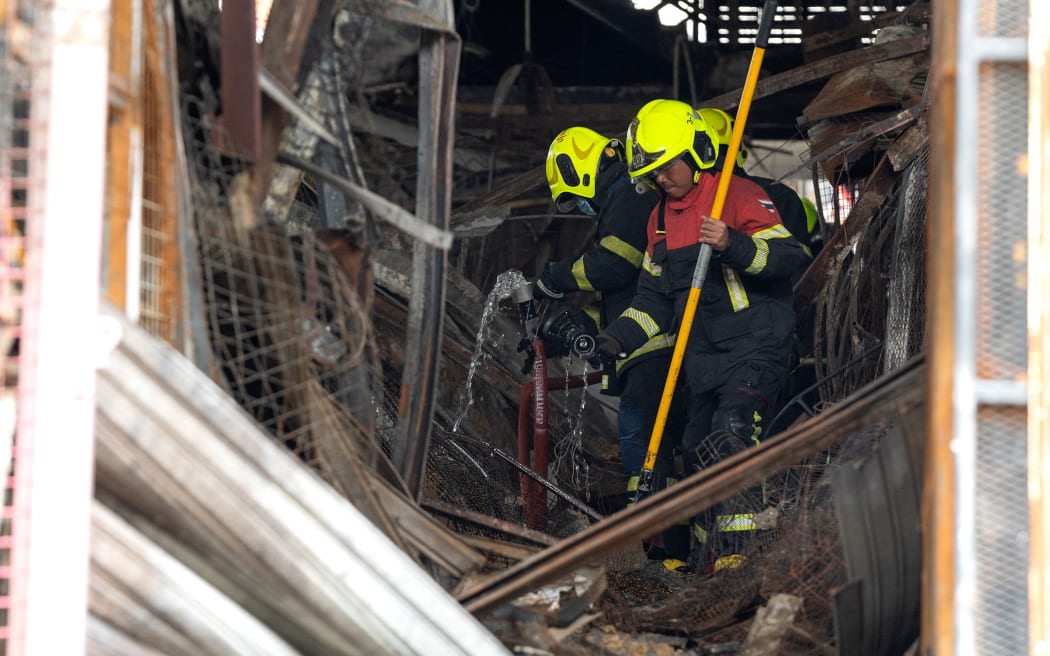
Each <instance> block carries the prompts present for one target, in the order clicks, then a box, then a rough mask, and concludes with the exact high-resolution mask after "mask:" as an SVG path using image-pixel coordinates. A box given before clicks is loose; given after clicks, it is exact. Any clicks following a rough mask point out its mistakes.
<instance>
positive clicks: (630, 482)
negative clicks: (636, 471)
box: [627, 476, 639, 508]
mask: <svg viewBox="0 0 1050 656" xmlns="http://www.w3.org/2000/svg"><path fill="white" fill-rule="evenodd" d="M638 480H639V477H638V476H631V477H630V478H628V479H627V498H628V499H630V501H628V502H627V507H628V508H633V507H634V499H636V498H637V497H638V495H637V492H638Z"/></svg>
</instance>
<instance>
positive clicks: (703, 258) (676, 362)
mask: <svg viewBox="0 0 1050 656" xmlns="http://www.w3.org/2000/svg"><path fill="white" fill-rule="evenodd" d="M776 9H777V3H776V2H775V0H767V2H766V4H765V7H764V8H763V10H762V19H761V20H762V22H761V24H760V26H759V30H758V31H759V34H758V37H757V38H756V39H755V49H754V52H752V54H751V64H750V65H749V66H748V69H747V79H746V81H745V82H744V90H743V93H742V94H741V96H740V106H739V107H738V108H737V112H736V119H735V121H734V122H733V134H732V136H731V137H730V138H729V148H728V150H726V157H725V161H724V162H723V163H722V173H721V177H720V178H719V180H718V189H717V190H716V192H715V202H714V204H712V206H711V214H710V216H711V218H714V219H719V220H721V218H722V210H723V209H724V207H725V202H726V195H727V194H728V193H729V181H730V179H731V178H732V177H733V163H734V162H735V161H736V155H737V153H738V152H740V142H741V141H743V137H744V125H745V124H746V123H747V115H748V112H750V111H751V99H752V98H753V96H754V94H755V85H756V84H757V83H758V72H759V70H760V69H761V68H762V59H763V58H764V57H765V55H766V48H765V44H766V41H767V40H768V38H769V30H770V27H771V26H772V23H773V15H774V14H775V13H776ZM710 259H711V246H710V245H709V244H704V245H703V246H701V247H700V254H699V256H698V257H697V261H696V268H695V269H694V271H693V283H692V286H691V287H690V289H689V297H688V298H687V299H686V305H685V312H684V313H683V314H682V321H681V323H680V324H679V327H678V336H677V337H676V338H675V345H674V352H673V353H672V355H671V366H670V368H668V370H667V380H666V381H665V382H664V391H663V395H662V396H661V397H660V406H659V408H658V409H657V411H656V420H655V422H654V423H653V433H652V436H651V437H650V438H649V448H648V449H647V450H646V452H645V462H644V463H643V465H642V471H641V472H640V474H639V482H638V491H639V493H641V492H642V488H643V487H647V488H648V487H649V486H651V481H652V473H653V469H654V468H655V467H656V455H657V453H658V452H659V451H660V442H661V441H662V440H663V434H664V427H665V426H666V425H667V415H668V414H669V413H670V411H671V399H672V398H673V397H674V390H675V386H676V385H677V384H678V374H679V372H680V371H681V369H682V360H683V359H684V358H685V347H686V344H687V343H688V342H689V333H690V332H691V331H692V328H693V319H694V317H695V316H696V306H697V304H698V303H699V302H700V290H701V288H702V287H703V281H704V278H705V277H706V275H707V266H708V263H709V262H710ZM646 491H649V490H648V489H647V490H646Z"/></svg>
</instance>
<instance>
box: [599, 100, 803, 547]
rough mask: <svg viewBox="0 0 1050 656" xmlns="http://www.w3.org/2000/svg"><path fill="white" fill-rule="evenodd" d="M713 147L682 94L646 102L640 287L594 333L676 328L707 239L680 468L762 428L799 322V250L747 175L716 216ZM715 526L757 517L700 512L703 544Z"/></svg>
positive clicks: (611, 337)
mask: <svg viewBox="0 0 1050 656" xmlns="http://www.w3.org/2000/svg"><path fill="white" fill-rule="evenodd" d="M720 145H721V141H720V139H719V136H718V134H717V132H715V130H714V129H712V128H711V127H710V126H708V125H707V123H706V122H705V121H704V120H703V119H702V118H701V117H700V116H699V115H698V114H697V112H696V111H695V110H694V109H693V108H692V107H690V106H689V105H688V104H687V103H684V102H681V101H677V100H654V101H651V102H649V103H647V104H646V105H645V106H644V107H642V108H641V109H640V110H639V112H638V114H637V115H636V116H635V118H634V120H633V121H632V122H631V124H630V126H629V128H628V131H627V144H626V146H627V150H628V170H629V173H630V175H631V176H632V177H633V178H635V179H647V180H649V181H650V182H652V183H653V184H654V185H655V187H656V188H657V189H658V190H659V192H660V195H661V198H660V201H659V203H657V205H656V207H654V208H653V211H652V212H651V214H650V216H649V224H648V228H647V233H648V235H647V243H646V248H645V256H644V258H643V261H642V272H641V274H640V275H639V278H638V290H637V294H636V295H635V297H634V299H633V300H632V301H631V303H630V306H629V307H628V308H627V309H626V310H624V311H623V312H622V313H621V314H620V316H619V317H618V318H617V319H616V320H615V321H613V322H612V323H611V324H609V325H608V326H607V327H606V328H605V329H604V331H602V333H600V334H599V335H598V337H597V338H596V341H597V343H598V348H599V349H600V350H601V351H602V352H603V353H604V354H606V356H609V355H612V354H615V353H618V352H621V351H627V352H630V351H632V350H633V349H635V348H637V346H638V345H639V344H642V343H645V342H646V341H647V340H648V339H650V338H651V337H652V336H653V335H655V334H659V333H660V332H662V331H666V330H670V329H673V327H674V326H675V325H676V324H677V323H678V322H680V321H681V320H682V316H683V311H684V309H685V306H686V302H687V297H688V296H689V290H690V288H691V287H692V284H693V281H692V276H693V270H694V267H695V263H696V261H697V256H698V254H699V251H700V248H701V246H702V245H703V244H708V245H710V247H711V248H712V249H713V256H712V258H711V261H710V266H709V267H708V270H707V276H706V280H705V281H704V283H703V285H702V294H701V296H700V301H699V305H698V307H697V308H696V314H695V318H694V323H693V325H692V327H691V332H690V335H689V342H688V344H687V345H686V349H685V355H684V360H683V362H682V363H681V364H682V377H684V378H685V379H686V381H685V382H686V383H687V386H688V411H687V416H688V423H687V425H686V428H685V431H684V434H683V437H682V445H681V449H682V457H683V460H684V461H685V464H686V471H687V473H688V472H692V471H696V470H699V469H702V468H704V467H706V466H710V465H711V464H713V463H714V462H717V461H718V460H720V459H722V458H725V457H728V456H731V455H733V454H734V453H736V452H738V451H740V450H742V449H744V448H746V447H747V446H749V445H752V444H755V443H757V442H758V440H759V439H760V437H761V436H762V428H763V421H764V420H767V419H769V418H770V410H771V409H772V408H773V407H774V404H775V403H776V402H777V397H778V395H779V394H780V392H781V390H782V388H783V387H784V385H785V382H786V380H787V376H788V366H789V360H790V357H791V346H792V335H793V330H794V324H795V321H794V311H793V305H792V298H791V276H792V274H793V273H794V272H795V271H797V270H798V268H799V267H800V266H801V264H802V262H803V261H804V260H805V258H806V255H805V253H804V251H803V250H802V248H801V246H800V245H799V243H798V242H797V241H796V240H795V238H794V237H792V235H791V233H790V232H789V231H788V230H787V229H786V228H785V227H784V225H783V223H782V222H781V220H780V215H779V214H778V213H777V210H776V207H775V206H774V204H773V202H772V201H771V200H770V199H769V196H768V195H767V194H766V193H765V192H764V191H763V190H762V188H761V187H759V186H758V185H757V184H755V183H754V182H751V181H749V180H747V179H746V178H743V177H740V176H734V177H733V178H732V180H731V182H730V183H729V187H728V194H727V196H726V198H725V205H724V208H723V211H722V216H721V220H715V219H713V218H711V217H710V216H709V214H710V213H711V208H712V205H713V203H714V200H715V196H716V190H717V187H718V181H719V177H720V175H721V173H720V172H719V171H718V170H717V169H716V168H715V164H716V161H717V159H718V150H719V146H720ZM704 523H707V524H708V525H707V526H706V527H705V526H703V524H704ZM715 527H718V528H719V530H720V532H723V533H726V532H729V531H737V530H741V531H747V530H751V529H754V524H753V519H751V518H738V517H733V516H729V517H719V518H718V520H717V523H715V524H714V525H712V522H710V521H707V522H704V521H699V518H698V522H697V527H696V528H697V531H696V533H695V534H696V535H697V538H698V542H699V543H700V546H701V548H702V546H703V542H704V541H705V540H706V535H707V532H708V531H709V530H710V529H712V528H715ZM699 553H702V550H698V555H699ZM737 553H738V552H737ZM722 555H723V554H720V553H716V554H715V556H722ZM729 555H730V554H728V553H727V554H725V556H726V557H728V556H729ZM723 564H726V563H723ZM693 565H694V567H704V566H705V563H703V562H694V563H693ZM716 566H717V565H716Z"/></svg>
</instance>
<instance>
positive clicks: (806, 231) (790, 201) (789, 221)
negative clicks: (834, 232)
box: [743, 173, 819, 274]
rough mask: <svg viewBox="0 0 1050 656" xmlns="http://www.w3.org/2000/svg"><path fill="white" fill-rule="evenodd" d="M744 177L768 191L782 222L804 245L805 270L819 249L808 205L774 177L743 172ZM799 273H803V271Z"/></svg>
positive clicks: (767, 193)
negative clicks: (809, 219) (809, 216)
mask: <svg viewBox="0 0 1050 656" xmlns="http://www.w3.org/2000/svg"><path fill="white" fill-rule="evenodd" d="M743 177H745V178H747V179H748V180H751V181H752V182H754V183H755V184H757V185H758V186H759V187H762V191H764V192H766V195H768V196H769V199H770V200H772V201H773V205H775V206H776V208H777V213H778V214H780V222H781V223H783V224H784V227H785V228H787V229H788V231H789V232H790V233H791V236H792V237H794V238H795V241H797V242H798V243H799V244H800V245H801V246H802V250H804V251H805V252H806V255H807V258H806V262H805V264H804V265H803V271H804V270H805V267H806V266H809V263H810V262H811V261H812V259H813V257H814V256H815V255H816V254H817V250H819V249H814V244H813V243H812V242H813V240H812V232H811V231H810V228H809V222H808V220H807V218H806V206H805V205H803V204H802V199H801V198H799V196H798V194H796V193H795V191H794V190H793V189H792V188H791V187H789V186H787V185H786V184H784V183H782V182H778V181H777V180H774V179H773V178H763V177H759V176H756V175H750V174H748V173H743ZM799 273H800V274H801V273H802V271H800V272H799Z"/></svg>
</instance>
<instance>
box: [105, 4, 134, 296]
mask: <svg viewBox="0 0 1050 656" xmlns="http://www.w3.org/2000/svg"><path fill="white" fill-rule="evenodd" d="M131 7H132V0H113V4H112V7H111V10H110V39H109V43H110V46H109V50H110V53H109V79H110V93H109V98H110V101H109V119H108V121H107V129H106V219H107V220H106V223H105V226H104V229H105V235H104V239H105V248H104V249H103V253H104V254H105V262H104V267H105V268H104V270H103V272H102V280H103V281H104V282H105V290H104V292H105V294H106V298H107V299H108V300H109V302H110V303H113V304H114V305H116V306H117V307H119V308H124V309H126V308H127V302H128V299H127V285H128V275H127V265H128V221H129V219H130V217H131V212H132V205H133V202H134V201H133V199H132V193H133V188H134V181H133V177H134V175H135V166H134V162H133V155H135V154H138V155H139V156H140V157H141V154H142V150H141V149H142V141H141V138H142V120H141V116H140V109H141V102H140V97H139V93H140V87H139V85H138V84H136V83H135V82H136V81H137V80H133V79H132V75H131V72H132V67H133V65H134V64H135V62H132V57H131V53H132V52H134V51H136V50H137V48H133V47H132V39H133V37H138V36H140V35H139V34H136V33H135V31H134V29H133V27H132V23H133V18H132V9H131ZM132 134H135V135H137V142H136V141H133V137H132ZM136 143H137V147H136ZM138 161H139V162H140V163H141V159H140V160H138Z"/></svg>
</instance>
